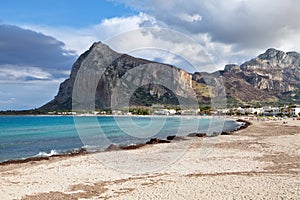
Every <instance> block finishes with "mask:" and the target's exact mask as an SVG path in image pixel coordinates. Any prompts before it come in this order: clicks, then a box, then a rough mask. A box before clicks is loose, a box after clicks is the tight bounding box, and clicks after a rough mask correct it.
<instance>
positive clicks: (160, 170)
mask: <svg viewBox="0 0 300 200" xmlns="http://www.w3.org/2000/svg"><path fill="white" fill-rule="evenodd" d="M246 121H248V120H246ZM249 121H250V123H251V125H250V126H248V127H247V128H244V129H240V130H238V131H236V132H234V134H230V135H219V136H218V137H205V138H202V137H190V138H188V140H182V141H180V142H174V143H170V144H163V143H162V144H157V145H146V146H143V147H141V148H138V149H135V150H130V151H129V150H124V151H112V152H103V153H95V154H86V155H82V156H73V157H54V158H51V159H49V160H44V161H39V162H35V161H33V162H28V163H22V164H11V165H5V166H0V181H1V183H2V185H1V187H0V198H1V199H23V200H37V199H39V200H44V199H45V200H46V199H110V200H120V199H122V200H127V199H128V200H131V199H134V200H135V199H146V200H147V199H149V200H150V199H153V198H155V199H265V198H267V199H298V198H299V196H300V176H299V174H300V163H299V160H300V143H299V141H300V123H299V121H296V120H292V119H288V120H287V122H288V123H283V122H282V121H256V120H249ZM186 145H190V146H189V148H188V149H186V148H185V146H186ZM182 151H184V152H182ZM201 152H202V153H201ZM170 153H172V155H179V154H182V153H183V154H182V155H181V156H180V157H179V158H178V159H175V160H174V162H172V163H168V162H167V163H166V162H165V160H166V159H167V158H168V157H169V156H170V155H171V154H170ZM203 153H204V154H203ZM149 165H153V166H154V169H156V168H155V167H157V169H156V170H150V171H148V170H147V169H148V167H149ZM150 167H151V166H150ZM140 169H142V171H139V170H140ZM149 169H152V168H149ZM122 170H125V171H122ZM16 191H17V192H16Z"/></svg>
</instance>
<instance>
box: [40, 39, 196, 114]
mask: <svg viewBox="0 0 300 200" xmlns="http://www.w3.org/2000/svg"><path fill="white" fill-rule="evenodd" d="M193 92H194V91H193V90H192V75H191V74H189V73H187V72H186V71H184V70H181V69H178V68H176V67H174V66H171V65H166V64H162V63H157V62H153V61H148V60H145V59H139V58H134V57H132V56H129V55H126V54H119V53H117V52H115V51H113V50H112V49H110V48H109V47H108V46H107V45H105V44H103V43H101V42H98V43H94V44H93V45H92V46H91V47H90V49H89V50H88V51H86V52H85V53H83V54H82V55H81V56H80V57H79V58H78V60H77V61H76V62H75V63H74V64H73V66H72V70H71V75H70V77H69V78H68V79H67V80H65V81H64V82H63V83H62V84H61V85H60V88H59V91H58V94H57V95H56V96H55V98H54V99H53V100H52V101H50V102H49V103H47V104H46V105H44V106H42V107H41V108H39V109H41V110H71V109H72V104H73V107H74V106H75V107H76V108H79V109H80V108H82V109H93V106H94V105H93V104H95V106H94V107H95V108H96V109H107V108H111V107H112V106H117V107H122V106H127V104H128V101H129V104H130V105H147V106H149V105H152V104H157V103H161V104H172V105H176V104H179V101H184V102H189V101H191V99H193ZM113 94H117V95H115V96H117V98H115V99H113V97H114V96H113ZM175 94H176V96H175ZM93 95H94V96H93ZM127 100H128V101H127ZM77 101H78V102H77ZM115 101H117V104H115V105H112V104H111V102H115ZM126 103H127V104H126ZM130 105H129V106H130ZM89 106H90V108H89Z"/></svg>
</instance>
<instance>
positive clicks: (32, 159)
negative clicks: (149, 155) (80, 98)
mask: <svg viewBox="0 0 300 200" xmlns="http://www.w3.org/2000/svg"><path fill="white" fill-rule="evenodd" d="M29 116H31V115H29ZM42 116H47V115H42ZM50 116H53V115H50ZM58 116H61V115H58ZM112 116H113V115H112ZM132 116H133V117H140V116H139V115H132ZM70 117H71V116H70ZM79 117H86V116H79ZM87 117H90V116H87ZM108 117H111V116H108ZM117 117H119V116H117ZM121 117H130V116H121ZM145 117H147V116H145ZM148 117H149V116H148ZM150 117H169V116H161V115H151V116H150ZM170 117H174V116H170ZM175 117H176V116H175ZM178 117H180V116H178ZM186 117H195V116H186ZM196 117H199V118H210V119H212V118H221V116H208V117H204V116H196ZM222 119H224V118H222ZM224 120H232V121H235V122H237V123H241V124H240V126H239V127H238V128H235V129H233V130H230V131H223V132H218V133H214V134H213V135H208V134H207V133H198V132H196V133H187V136H176V135H169V136H167V137H166V138H151V139H150V140H149V141H147V142H145V143H137V144H130V145H115V144H111V145H110V146H109V147H108V148H107V149H106V150H104V151H103V150H97V151H93V152H89V151H88V150H87V149H86V148H85V147H81V148H78V149H73V150H68V151H66V152H64V153H60V154H54V155H50V156H33V157H27V158H23V159H16V160H6V161H3V162H0V166H3V165H10V164H22V163H28V162H38V161H44V160H50V159H51V158H54V157H74V156H79V155H85V154H95V153H102V152H107V151H120V150H134V149H138V148H141V147H143V146H146V145H155V144H160V143H171V142H172V140H176V141H180V140H184V139H186V138H187V137H217V136H219V135H230V134H234V132H236V131H239V130H241V129H245V128H247V127H248V126H249V125H251V123H250V122H249V121H247V120H244V119H240V118H238V119H233V118H225V119H224ZM168 138H172V139H168Z"/></svg>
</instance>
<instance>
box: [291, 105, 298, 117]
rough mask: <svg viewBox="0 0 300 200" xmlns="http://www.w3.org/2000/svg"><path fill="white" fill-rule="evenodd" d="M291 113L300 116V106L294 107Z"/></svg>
mask: <svg viewBox="0 0 300 200" xmlns="http://www.w3.org/2000/svg"><path fill="white" fill-rule="evenodd" d="M291 115H292V116H300V107H296V108H292V109H291Z"/></svg>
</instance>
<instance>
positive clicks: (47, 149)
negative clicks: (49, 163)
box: [0, 116, 241, 162]
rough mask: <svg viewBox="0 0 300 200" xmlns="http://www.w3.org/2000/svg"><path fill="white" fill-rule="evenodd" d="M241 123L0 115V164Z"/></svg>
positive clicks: (217, 129) (177, 118)
mask: <svg viewBox="0 0 300 200" xmlns="http://www.w3.org/2000/svg"><path fill="white" fill-rule="evenodd" d="M240 126H241V123H240V122H236V121H234V120H228V119H226V120H225V119H223V118H212V117H207V118H206V117H197V116H0V162H4V161H8V160H21V159H26V158H31V157H45V156H46V157H47V156H52V155H59V154H66V153H69V152H75V151H78V150H80V149H82V148H85V149H87V150H88V151H91V152H93V151H103V150H105V149H106V148H107V147H108V146H109V145H111V144H116V145H125V146H126V145H132V144H143V143H145V142H147V141H149V140H150V139H151V138H161V139H165V138H166V137H167V136H170V135H180V136H186V135H187V134H189V133H194V132H201V133H207V134H213V133H220V132H222V131H231V130H235V129H237V128H239V127H240Z"/></svg>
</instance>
